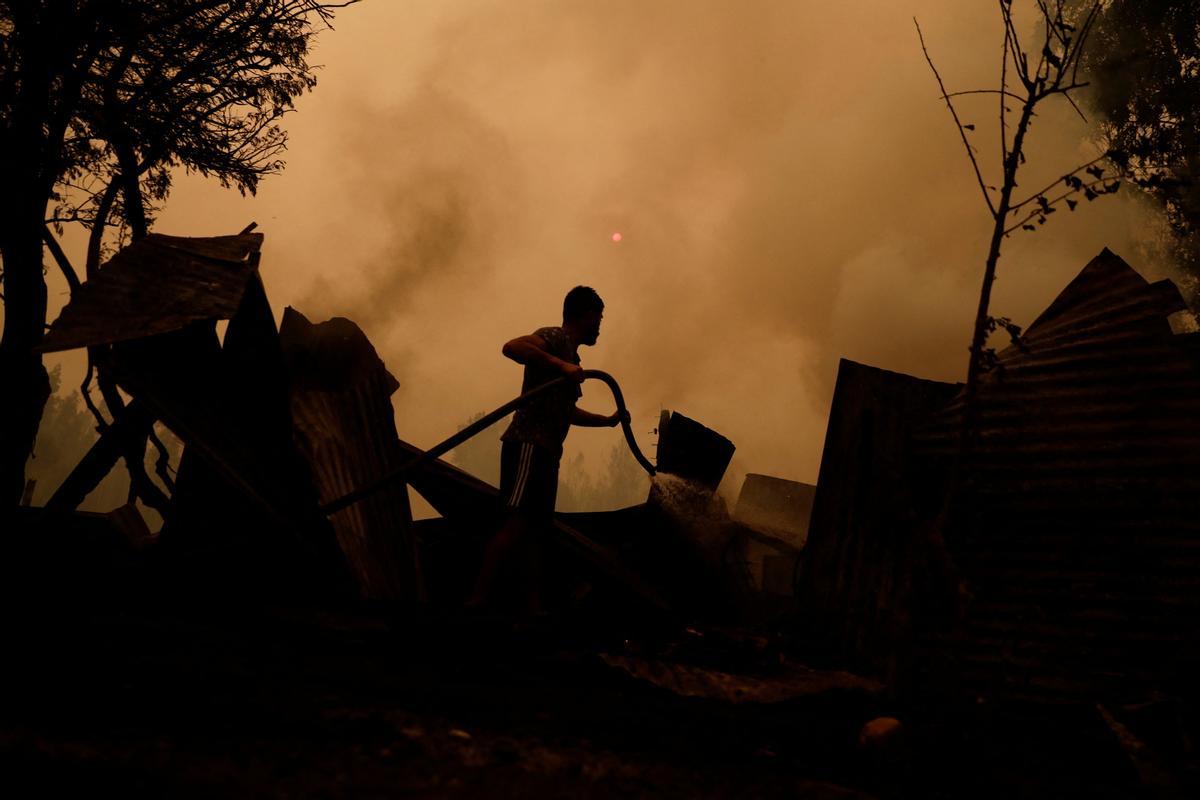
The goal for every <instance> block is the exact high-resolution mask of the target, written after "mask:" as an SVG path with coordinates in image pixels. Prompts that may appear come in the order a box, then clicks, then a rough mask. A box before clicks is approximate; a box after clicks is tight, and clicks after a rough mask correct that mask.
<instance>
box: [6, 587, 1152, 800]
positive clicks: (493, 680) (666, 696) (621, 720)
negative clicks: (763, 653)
mask: <svg viewBox="0 0 1200 800" xmlns="http://www.w3.org/2000/svg"><path fill="white" fill-rule="evenodd" d="M37 606H38V603H37V601H36V600H35V599H33V598H31V603H30V606H29V607H27V608H25V609H23V612H24V616H23V621H22V620H21V619H13V620H10V621H9V623H8V625H7V635H6V638H7V643H6V644H7V647H6V656H5V668H4V671H5V673H6V674H5V675H4V679H3V684H2V691H3V695H2V703H3V709H4V712H3V717H2V719H0V774H3V775H4V776H5V778H4V781H5V782H6V783H8V785H9V786H10V787H17V786H24V787H30V788H31V789H32V790H33V791H34V793H35V794H37V795H40V796H61V795H75V794H82V793H85V792H86V793H87V794H89V795H92V794H97V793H107V792H108V791H112V792H114V793H116V794H117V795H118V796H174V797H179V796H185V797H190V796H194V797H205V796H207V797H212V796H222V797H228V796H255V797H264V796H265V797H297V796H317V797H387V796H400V795H404V796H410V795H416V796H428V797H443V796H467V797H473V796H480V797H482V796H486V797H496V796H539V797H540V796H546V797H581V796H582V797H608V796H647V797H649V796H653V797H700V796H703V797H779V796H799V797H813V798H849V797H864V796H914V797H918V796H921V797H923V796H942V797H957V796H962V797H974V796H1013V795H1014V794H1015V795H1020V796H1031V795H1041V796H1048V797H1049V796H1058V797H1061V796H1083V795H1087V796H1131V794H1133V793H1135V792H1137V791H1138V790H1137V788H1136V786H1137V782H1136V779H1135V777H1134V776H1133V775H1132V774H1131V773H1130V771H1129V770H1128V769H1127V768H1126V766H1125V765H1124V763H1123V762H1124V759H1123V757H1122V755H1121V753H1120V751H1119V749H1117V748H1115V747H1108V746H1107V745H1106V743H1105V741H1104V739H1103V737H1098V736H1097V734H1096V731H1095V730H1091V731H1089V730H1087V729H1086V726H1079V725H1075V726H1067V727H1063V728H1060V729H1059V730H1058V731H1057V732H1054V731H1052V730H1051V729H1050V728H1048V727H1045V726H1026V727H1024V728H1021V727H1020V725H1018V724H1016V723H1007V724H1006V723H999V722H997V721H995V720H992V721H988V722H986V723H985V722H981V720H979V719H975V720H973V721H972V720H960V721H959V722H957V723H954V724H949V723H947V722H945V721H944V720H943V721H942V722H940V723H936V724H935V723H933V722H928V721H927V722H924V723H918V722H914V724H913V725H912V726H911V728H910V730H909V741H908V742H907V744H906V746H905V747H904V748H903V749H902V750H900V751H897V752H889V753H884V754H882V755H881V754H880V753H871V752H865V751H863V749H862V748H860V747H858V746H857V744H856V738H857V732H858V728H859V726H860V725H861V724H862V722H863V721H864V720H865V719H868V718H870V717H871V716H872V715H874V714H876V713H879V710H880V709H879V708H873V707H872V705H873V704H876V703H878V702H879V701H864V700H862V699H861V698H855V697H853V696H848V695H844V694H842V695H839V694H838V693H833V694H832V695H830V694H828V693H826V694H825V695H822V696H821V697H816V698H814V697H809V698H799V699H794V700H791V701H786V702H781V703H772V704H734V703H728V702H721V701H714V700H710V699H701V698H696V697H681V696H679V695H677V694H676V693H674V692H671V691H667V690H664V689H663V688H662V687H661V686H655V685H653V684H651V683H648V682H646V681H640V680H637V679H635V678H633V677H631V676H629V675H628V674H627V673H625V672H623V671H622V670H619V669H614V668H613V667H612V666H611V665H609V664H606V663H605V662H604V661H603V660H602V659H601V658H600V657H599V656H597V655H596V653H594V652H587V649H586V648H581V647H580V646H579V643H578V642H576V643H575V644H571V640H572V637H571V636H568V635H567V634H565V633H564V632H563V631H555V630H553V629H552V628H551V627H548V626H542V627H541V628H526V629H517V630H513V629H512V628H511V626H506V625H503V624H501V623H498V622H495V621H492V622H477V621H476V622H467V621H462V620H458V621H449V620H441V621H438V622H437V623H433V622H428V621H427V622H413V621H408V622H395V621H387V620H385V619H383V618H382V617H378V616H371V615H365V614H361V613H359V614H350V613H345V612H341V613H330V612H314V611H305V612H298V611H292V612H282V611H266V610H260V611H255V612H252V613H250V612H246V611H244V610H234V609H232V608H226V609H223V610H220V611H216V612H214V611H213V610H212V609H206V610H205V611H204V612H203V613H200V612H197V611H195V610H191V611H189V610H185V609H181V608H174V609H168V608H165V607H158V604H156V602H155V599H154V598H149V597H148V598H146V599H145V603H144V605H143V607H142V608H140V609H139V610H137V611H136V612H135V611H131V610H129V609H116V608H112V607H107V608H105V607H103V604H100V607H97V608H93V609H87V608H58V609H48V608H45V607H41V608H38V607H37Z"/></svg>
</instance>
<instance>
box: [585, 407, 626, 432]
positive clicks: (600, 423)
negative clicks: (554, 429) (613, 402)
mask: <svg viewBox="0 0 1200 800" xmlns="http://www.w3.org/2000/svg"><path fill="white" fill-rule="evenodd" d="M628 421H629V412H628V411H618V412H616V413H615V414H608V415H607V416H606V415H604V414H593V413H592V412H590V411H584V410H583V409H582V408H579V407H578V406H576V407H574V408H572V409H571V424H572V425H579V426H580V427H583V428H615V427H616V426H618V425H620V424H621V423H622V422H628Z"/></svg>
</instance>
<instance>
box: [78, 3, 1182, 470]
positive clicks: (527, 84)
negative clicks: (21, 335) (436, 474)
mask: <svg viewBox="0 0 1200 800" xmlns="http://www.w3.org/2000/svg"><path fill="white" fill-rule="evenodd" d="M994 6H995V4H994V3H991V2H970V3H965V2H961V0H921V1H920V2H895V0H869V1H868V0H860V1H859V2H847V3H829V2H802V1H801V0H787V1H786V2H766V1H765V0H757V1H756V2H749V3H746V2H733V0H726V2H706V1H705V0H686V1H685V0H658V1H657V2H646V1H645V0H630V1H628V2H623V1H620V0H611V1H610V2H604V3H595V2H562V1H561V0H556V1H555V2H535V1H534V0H523V1H522V2H520V3H511V2H500V0H491V1H487V2H484V1H482V0H481V1H480V2H445V1H444V0H422V1H420V2H418V1H415V0H413V1H406V2H391V1H390V0H368V2H365V3H363V4H361V5H359V6H355V7H353V8H349V9H347V10H345V11H344V12H342V13H341V14H340V15H339V17H338V19H337V20H336V23H335V25H336V30H334V31H329V32H325V33H324V34H322V36H321V39H320V42H319V45H318V50H317V53H316V59H315V60H316V61H318V62H320V63H321V64H323V65H324V67H323V69H322V72H321V73H320V82H319V85H318V86H317V89H316V91H315V92H314V93H313V94H312V95H310V96H308V97H305V98H304V99H303V100H302V101H301V102H300V104H299V107H298V110H297V112H296V113H295V114H293V115H291V116H289V117H288V118H287V127H288V129H289V130H290V132H291V137H292V138H291V147H290V151H289V154H288V159H287V160H288V168H287V170H286V171H285V172H284V173H283V174H281V175H279V176H276V177H272V178H270V179H268V180H267V181H266V182H265V183H264V185H263V186H262V188H261V190H260V194H259V196H258V197H256V198H251V199H241V198H239V197H238V196H237V195H236V194H234V193H230V192H226V191H222V190H220V189H219V187H216V186H212V185H209V184H206V183H204V182H202V181H200V180H199V179H198V178H191V177H187V176H183V175H181V176H180V177H179V180H178V183H177V187H176V191H175V194H174V195H173V196H172V198H171V200H170V202H169V204H168V206H167V207H166V209H165V210H164V212H163V213H162V214H161V215H160V217H159V219H158V223H157V226H156V229H157V230H159V231H162V232H165V233H175V234H182V235H216V234H221V233H229V232H236V231H237V230H239V229H240V228H242V227H243V226H244V225H245V224H246V223H247V222H249V221H250V220H256V221H257V222H258V223H259V225H260V230H261V231H262V232H263V233H265V234H266V246H265V249H264V254H263V275H264V278H265V280H266V284H267V289H268V292H269V294H270V296H271V298H272V302H273V304H274V305H275V308H276V312H277V313H280V312H281V311H282V308H283V307H284V306H285V305H295V306H296V307H298V308H299V309H300V310H301V311H303V312H304V313H305V314H306V315H308V316H309V317H310V318H312V319H323V318H326V317H328V316H333V315H339V316H347V317H350V318H352V319H355V320H356V321H358V322H359V323H360V324H361V325H362V326H363V327H364V329H365V330H366V331H367V333H368V335H369V336H370V337H371V339H372V341H373V342H374V343H375V344H376V347H377V348H378V349H379V351H380V353H381V355H382V356H383V357H384V359H385V361H386V362H387V363H388V365H389V367H390V368H391V369H392V371H393V373H394V374H396V376H397V377H398V378H399V380H400V383H401V388H400V390H399V391H398V392H397V394H396V395H395V397H394V402H395V408H396V418H397V427H398V429H399V430H400V432H401V435H402V436H403V437H405V438H407V439H409V440H411V441H413V442H414V443H416V444H419V445H426V446H427V445H430V444H433V443H434V442H436V441H438V440H440V439H441V438H443V437H444V436H446V435H448V434H449V433H452V432H453V431H454V430H455V429H456V428H457V427H458V426H459V425H460V424H461V423H463V422H464V421H466V420H467V419H468V418H469V417H470V416H471V415H472V414H474V413H476V412H479V411H483V410H486V409H490V408H492V407H494V406H496V405H499V404H500V403H502V402H504V401H505V400H507V399H509V398H510V397H512V396H513V395H514V394H515V393H516V392H517V390H518V389H519V386H520V372H519V369H518V368H517V367H516V366H515V365H513V364H512V363H511V362H508V361H506V360H505V359H503V358H502V356H501V355H500V347H501V345H502V344H503V342H504V341H505V340H507V339H509V338H512V337H514V336H518V335H521V334H524V333H528V332H531V331H532V330H534V329H535V328H537V327H540V326H543V325H550V324H557V322H558V319H559V311H560V308H561V301H562V296H563V294H564V293H565V292H566V291H567V290H568V289H570V288H571V287H572V286H574V285H576V284H586V285H590V286H593V287H595V288H596V289H597V290H598V291H599V292H600V294H601V295H602V296H603V298H604V300H605V302H606V311H605V319H604V326H603V329H602V331H601V335H600V339H599V342H598V343H597V345H596V346H595V347H593V348H585V349H583V350H582V352H581V355H582V357H583V363H584V366H587V367H595V368H599V369H605V370H607V371H609V372H611V373H613V374H614V375H615V376H616V377H617V379H618V380H619V381H620V383H621V385H622V387H623V389H624V391H625V394H626V397H627V399H628V401H629V404H630V407H631V409H632V411H633V414H634V421H635V428H636V430H637V431H638V432H639V438H640V439H641V440H642V442H643V446H644V448H647V447H649V445H651V444H652V442H653V436H652V435H651V434H650V430H651V429H652V428H653V426H654V425H655V423H656V420H657V416H658V410H659V409H660V408H670V409H675V410H678V411H681V412H682V413H685V414H687V415H689V416H692V417H694V418H696V419H698V420H699V421H701V422H703V423H705V424H707V425H709V426H711V427H713V428H715V429H716V430H718V431H720V432H721V433H723V434H725V435H726V436H728V437H729V438H730V439H732V440H733V441H734V442H735V444H736V445H737V447H738V450H737V455H736V456H735V461H734V464H733V468H732V469H731V474H730V477H729V479H728V480H727V482H726V484H725V487H724V488H725V489H726V490H728V491H732V492H736V488H737V486H739V485H740V477H741V475H742V474H744V473H745V472H766V473H771V474H775V475H779V476H782V477H786V478H792V479H796V480H804V481H815V479H816V474H817V468H818V465H819V461H820V454H821V448H822V443H823V438H824V430H825V421H826V416H827V414H828V408H829V403H830V399H831V395H832V390H833V381H834V378H835V375H836V369H837V362H838V359H839V358H841V357H845V358H851V359H854V360H857V361H862V362H865V363H868V364H872V365H876V366H879V367H883V368H886V369H892V370H897V371H904V372H910V373H912V374H915V375H919V376H922V377H929V378H936V379H942V380H959V379H961V378H962V377H963V375H964V373H965V366H966V347H967V343H968V339H969V332H970V324H971V319H972V316H973V313H974V307H975V303H976V302H977V296H978V283H979V278H980V274H981V269H982V263H983V259H984V256H985V252H986V246H987V237H988V235H989V233H990V218H989V216H988V213H987V210H986V207H985V206H984V205H983V201H982V199H981V197H980V196H979V190H978V187H976V186H975V184H974V179H973V177H972V175H971V172H970V168H969V165H968V163H967V161H966V159H965V156H964V153H963V150H962V145H961V143H960V142H959V140H958V134H957V132H956V131H955V130H954V127H953V125H952V123H951V121H950V119H949V116H948V114H947V112H946V108H945V106H944V104H943V103H942V102H941V100H940V99H939V97H938V90H937V85H936V83H935V82H934V79H933V76H932V75H931V73H930V72H929V69H928V66H927V65H926V63H925V61H924V57H923V56H922V54H921V50H920V46H919V43H918V41H917V36H916V32H915V30H914V27H913V22H912V18H913V16H917V17H918V18H919V19H920V21H921V24H922V28H923V30H924V32H925V37H926V41H927V43H928V45H929V47H930V51H931V53H932V55H933V57H934V58H935V60H936V62H937V64H938V67H939V69H940V70H941V71H942V74H943V76H944V78H945V79H946V81H947V84H948V86H949V88H950V89H951V90H957V89H972V88H979V87H989V86H994V85H995V84H996V83H997V81H998V70H999V63H998V62H999V55H1000V49H1001V39H1000V36H1001V35H1002V33H1001V28H1000V25H999V22H998V20H997V18H996V10H995V7H994ZM998 112H999V109H998V106H997V104H996V101H995V100H994V99H992V98H990V97H979V98H976V97H972V98H963V100H962V113H963V117H964V121H968V122H971V123H973V124H975V125H976V126H977V127H976V132H975V133H974V134H972V136H973V137H975V138H973V140H972V141H973V144H974V145H975V146H976V147H977V148H978V151H979V157H980V160H981V164H982V165H983V167H984V169H985V170H986V171H988V172H989V173H990V174H991V175H992V176H993V177H995V176H997V175H998V171H999V159H1000V155H999V141H998V139H997V138H996V133H995V130H996V128H997V121H998ZM1087 134H1088V128H1087V126H1086V125H1085V124H1084V123H1083V122H1082V121H1081V120H1079V119H1078V117H1077V116H1076V115H1075V112H1074V111H1072V110H1071V109H1070V108H1069V107H1066V106H1062V107H1054V108H1047V109H1046V111H1045V112H1044V113H1042V114H1041V115H1039V117H1038V118H1037V121H1036V122H1035V125H1034V128H1033V130H1032V132H1031V134H1030V139H1031V147H1030V150H1029V156H1030V158H1029V164H1028V168H1027V170H1026V173H1025V175H1024V176H1023V178H1022V181H1021V182H1022V187H1023V188H1025V189H1030V190H1032V189H1036V188H1039V187H1040V186H1041V184H1042V183H1046V182H1049V181H1051V180H1053V179H1054V178H1055V177H1056V176H1058V175H1061V174H1062V173H1063V172H1065V171H1066V169H1067V168H1069V167H1070V166H1074V164H1076V163H1078V162H1080V161H1086V160H1088V159H1090V158H1091V157H1093V155H1094V154H1095V147H1094V145H1092V144H1090V143H1089V142H1088V141H1087ZM1149 224H1150V223H1149V221H1148V219H1147V217H1146V216H1145V215H1144V213H1143V211H1142V210H1141V208H1140V206H1138V205H1137V203H1135V202H1134V201H1133V199H1132V198H1126V197H1121V196H1118V197H1116V198H1103V199H1101V200H1098V201H1096V202H1095V203H1093V204H1090V205H1084V206H1081V208H1080V209H1079V210H1077V211H1076V212H1074V213H1073V214H1069V213H1068V212H1066V211H1065V210H1064V211H1063V212H1061V213H1059V214H1057V215H1056V216H1055V218H1053V219H1052V221H1051V222H1050V223H1048V224H1047V225H1046V226H1045V229H1044V230H1039V231H1038V232H1037V233H1036V234H1023V235H1020V236H1014V237H1012V238H1011V239H1010V240H1008V241H1007V242H1006V243H1005V249H1004V256H1003V259H1002V262H1001V267H1000V278H999V282H998V284H997V287H996V295H995V301H994V306H993V308H994V313H996V314H1002V315H1007V316H1010V317H1012V318H1013V319H1014V320H1015V321H1016V322H1018V323H1021V324H1026V323H1028V322H1029V321H1031V320H1032V318H1033V317H1034V316H1035V315H1036V314H1037V312H1039V311H1040V310H1041V309H1042V308H1043V307H1044V306H1045V305H1046V304H1047V303H1048V302H1049V301H1050V300H1051V299H1052V298H1053V296H1054V295H1055V294H1056V293H1057V291H1058V290H1059V289H1060V288H1061V287H1062V286H1063V285H1065V283H1066V282H1067V281H1068V280H1069V279H1070V278H1071V277H1072V276H1073V275H1074V274H1075V273H1076V272H1078V270H1079V269H1080V268H1082V266H1083V265H1084V264H1085V263H1086V262H1087V260H1088V259H1090V258H1091V257H1092V256H1094V255H1095V254H1096V253H1097V252H1099V250H1100V249H1101V248H1102V247H1104V246H1108V247H1111V248H1112V249H1113V250H1114V251H1116V252H1117V253H1118V254H1122V255H1124V256H1125V257H1126V258H1128V259H1129V260H1130V261H1131V262H1133V263H1134V264H1135V266H1138V267H1139V268H1141V269H1142V270H1143V272H1144V273H1145V274H1147V275H1156V274H1157V272H1159V271H1161V270H1159V268H1157V267H1156V266H1155V265H1153V264H1147V263H1144V262H1140V261H1139V260H1138V258H1139V257H1138V243H1139V241H1140V240H1141V239H1142V238H1144V237H1145V231H1146V230H1147V228H1148V226H1149ZM614 232H620V233H621V234H622V239H621V241H620V242H619V243H615V242H613V241H612V234H613V233H614ZM68 382H69V381H68ZM582 405H583V406H584V407H587V408H589V409H591V410H596V411H607V410H609V409H610V408H611V400H610V399H609V397H608V396H607V395H606V390H605V389H604V388H603V387H602V386H599V385H598V384H597V385H596V386H592V385H591V384H589V385H588V386H587V387H586V391H585V397H584V401H583V403H582ZM485 435H487V434H485ZM618 435H619V434H618V433H616V432H614V431H611V430H603V429H602V430H580V429H576V431H575V432H573V433H572V434H571V437H570V438H569V440H568V448H567V449H568V456H569V455H570V454H571V452H572V451H576V452H578V451H583V452H587V453H589V454H590V453H599V452H600V451H601V450H602V449H607V447H608V446H609V445H610V444H611V442H612V440H613V437H615V436H618ZM651 452H652V450H651ZM596 460H599V459H596Z"/></svg>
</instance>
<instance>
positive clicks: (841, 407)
mask: <svg viewBox="0 0 1200 800" xmlns="http://www.w3.org/2000/svg"><path fill="white" fill-rule="evenodd" d="M958 390H959V387H958V385H956V384H949V383H940V382H937V381H926V380H920V379H917V378H913V377H911V376H908V375H903V374H900V373H896V372H888V371H886V370H882V369H877V368H875V367H869V366H865V365H863V364H858V363H855V362H853V361H848V360H845V359H843V360H842V362H841V364H840V366H839V368H838V377H837V383H836V385H835V388H834V393H833V404H832V407H831V409H830V414H829V424H828V428H827V429H826V433H825V450H824V454H823V455H822V458H821V468H820V472H819V476H818V479H817V491H816V495H815V497H814V498H813V508H812V517H811V521H810V524H809V530H808V540H807V542H806V544H805V549H804V554H803V556H802V557H801V561H800V564H801V571H800V578H799V581H798V584H799V585H798V587H797V588H798V591H797V594H798V598H799V600H800V602H801V604H802V607H803V608H804V610H805V619H806V621H807V624H809V625H810V626H811V628H812V631H811V632H812V633H813V634H815V635H816V636H817V637H818V638H819V639H821V640H824V641H826V642H828V643H829V644H831V645H832V646H833V647H834V648H835V649H837V650H838V651H840V652H842V653H843V654H845V655H847V656H849V657H851V659H852V660H853V661H854V662H855V664H856V666H859V667H862V668H869V669H873V670H875V671H876V672H878V673H882V674H889V673H891V672H892V671H893V670H894V669H895V668H896V667H897V659H898V658H899V657H900V656H901V653H902V652H903V651H904V649H905V647H906V642H907V640H908V638H909V634H910V629H909V626H910V622H911V619H910V612H911V604H912V597H913V589H914V587H913V581H914V573H916V572H918V571H919V570H920V566H919V565H920V563H921V559H922V558H923V553H922V550H921V548H922V546H923V542H921V541H920V537H921V535H922V532H921V529H920V527H919V525H918V524H917V521H916V510H917V509H918V508H919V507H922V506H927V505H929V502H930V501H929V498H927V497H923V496H921V493H920V489H921V488H922V487H923V486H927V485H928V484H929V483H930V482H931V481H932V476H931V475H930V474H928V473H926V472H924V471H923V470H920V469H918V468H917V467H916V466H915V465H914V464H913V462H912V460H911V435H912V431H913V428H914V426H915V425H917V424H919V423H920V421H921V420H922V419H923V418H926V417H929V416H930V415H932V414H934V413H935V412H937V411H938V410H939V409H941V408H942V407H943V406H945V404H946V403H947V402H948V401H949V400H950V398H952V397H953V396H954V394H955V393H956V392H957V391H958Z"/></svg>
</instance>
